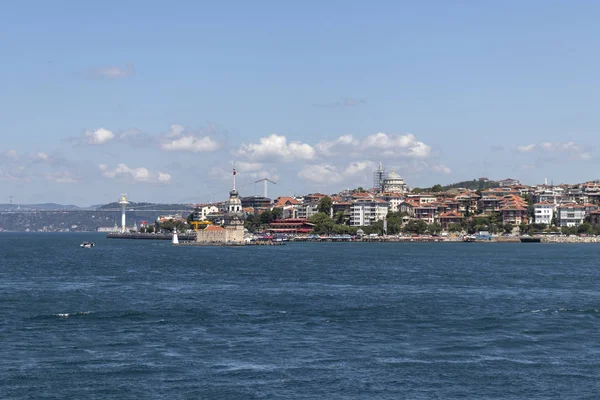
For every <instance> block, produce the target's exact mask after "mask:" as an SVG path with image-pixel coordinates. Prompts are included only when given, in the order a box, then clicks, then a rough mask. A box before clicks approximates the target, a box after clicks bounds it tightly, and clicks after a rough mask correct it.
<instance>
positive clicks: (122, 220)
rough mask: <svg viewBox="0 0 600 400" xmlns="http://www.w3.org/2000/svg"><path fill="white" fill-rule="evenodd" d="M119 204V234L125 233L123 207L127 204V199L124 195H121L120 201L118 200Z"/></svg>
mask: <svg viewBox="0 0 600 400" xmlns="http://www.w3.org/2000/svg"><path fill="white" fill-rule="evenodd" d="M119 204H120V205H121V233H125V206H127V204H129V202H128V201H127V197H125V195H124V194H122V195H121V200H119Z"/></svg>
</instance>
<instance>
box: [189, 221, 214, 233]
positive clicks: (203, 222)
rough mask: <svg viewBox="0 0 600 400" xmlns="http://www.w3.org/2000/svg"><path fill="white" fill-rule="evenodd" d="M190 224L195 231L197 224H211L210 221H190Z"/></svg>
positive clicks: (197, 227)
mask: <svg viewBox="0 0 600 400" xmlns="http://www.w3.org/2000/svg"><path fill="white" fill-rule="evenodd" d="M190 225H192V226H193V227H194V230H195V231H197V230H198V229H200V228H199V225H206V226H208V225H212V222H210V221H191V222H190Z"/></svg>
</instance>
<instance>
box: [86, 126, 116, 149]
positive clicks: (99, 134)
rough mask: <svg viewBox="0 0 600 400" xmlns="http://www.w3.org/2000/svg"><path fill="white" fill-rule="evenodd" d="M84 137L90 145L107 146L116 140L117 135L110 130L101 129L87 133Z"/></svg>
mask: <svg viewBox="0 0 600 400" xmlns="http://www.w3.org/2000/svg"><path fill="white" fill-rule="evenodd" d="M84 137H85V138H86V140H87V143H88V144H92V145H96V144H105V143H108V142H110V141H111V140H112V139H114V138H115V134H114V133H113V132H111V131H109V130H108V129H104V128H99V129H96V130H95V131H86V132H85V133H84Z"/></svg>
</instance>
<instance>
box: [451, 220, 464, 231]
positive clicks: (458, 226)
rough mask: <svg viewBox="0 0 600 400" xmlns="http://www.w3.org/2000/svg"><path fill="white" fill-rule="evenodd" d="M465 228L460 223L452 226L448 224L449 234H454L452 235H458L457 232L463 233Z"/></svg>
mask: <svg viewBox="0 0 600 400" xmlns="http://www.w3.org/2000/svg"><path fill="white" fill-rule="evenodd" d="M462 230H463V227H462V225H461V224H458V223H456V222H455V223H452V224H448V232H452V233H457V232H462Z"/></svg>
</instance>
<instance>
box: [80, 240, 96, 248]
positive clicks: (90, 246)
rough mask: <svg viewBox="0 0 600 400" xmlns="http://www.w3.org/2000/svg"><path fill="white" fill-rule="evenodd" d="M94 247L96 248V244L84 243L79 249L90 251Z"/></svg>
mask: <svg viewBox="0 0 600 400" xmlns="http://www.w3.org/2000/svg"><path fill="white" fill-rule="evenodd" d="M94 246H95V244H94V242H83V243H81V244H80V245H79V247H83V248H84V249H90V248H92V247H94Z"/></svg>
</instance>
